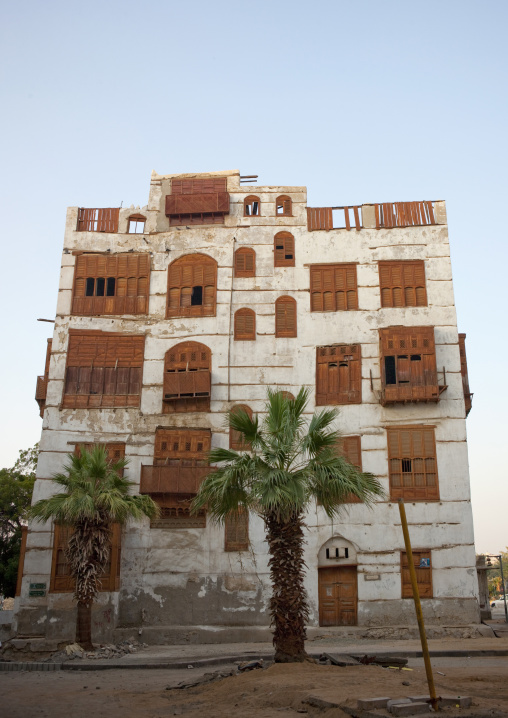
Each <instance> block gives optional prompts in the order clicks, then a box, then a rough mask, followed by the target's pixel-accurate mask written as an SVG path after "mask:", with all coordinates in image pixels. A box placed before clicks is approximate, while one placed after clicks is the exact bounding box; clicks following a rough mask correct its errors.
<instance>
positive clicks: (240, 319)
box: [235, 309, 256, 342]
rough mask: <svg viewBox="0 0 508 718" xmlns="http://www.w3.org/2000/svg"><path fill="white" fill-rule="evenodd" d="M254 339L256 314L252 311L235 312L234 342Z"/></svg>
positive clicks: (240, 310) (241, 310)
mask: <svg viewBox="0 0 508 718" xmlns="http://www.w3.org/2000/svg"><path fill="white" fill-rule="evenodd" d="M255 339H256V314H255V313H254V311H253V310H252V309H239V310H238V311H236V312H235V341H237V342H238V341H254V340H255Z"/></svg>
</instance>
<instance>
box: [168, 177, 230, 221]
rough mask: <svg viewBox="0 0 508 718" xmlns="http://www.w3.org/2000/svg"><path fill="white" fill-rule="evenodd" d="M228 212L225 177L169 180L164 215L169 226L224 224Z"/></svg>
mask: <svg viewBox="0 0 508 718" xmlns="http://www.w3.org/2000/svg"><path fill="white" fill-rule="evenodd" d="M226 214H229V193H228V192H227V178H226V177H207V178H205V179H192V178H189V179H173V180H171V194H168V195H166V215H167V217H168V218H169V225H170V226H178V225H188V224H190V225H193V224H224V216H225V215H226Z"/></svg>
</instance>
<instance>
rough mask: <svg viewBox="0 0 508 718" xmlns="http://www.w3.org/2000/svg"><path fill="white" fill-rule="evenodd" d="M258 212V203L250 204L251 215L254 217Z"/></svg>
mask: <svg viewBox="0 0 508 718" xmlns="http://www.w3.org/2000/svg"><path fill="white" fill-rule="evenodd" d="M258 212H259V202H253V203H252V214H253V215H254V217H255V216H256V215H257V214H258Z"/></svg>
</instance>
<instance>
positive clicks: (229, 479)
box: [193, 388, 384, 663]
mask: <svg viewBox="0 0 508 718" xmlns="http://www.w3.org/2000/svg"><path fill="white" fill-rule="evenodd" d="M308 400H309V391H308V390H307V389H305V388H302V389H300V391H299V393H298V396H297V397H296V398H295V399H292V398H289V397H287V396H285V395H284V394H283V393H282V392H279V391H272V390H270V389H268V399H267V404H266V416H265V417H264V418H263V420H262V422H261V424H260V423H259V419H258V417H257V416H255V417H253V418H250V417H249V416H248V414H247V413H246V412H245V411H237V412H233V411H231V412H230V413H229V415H228V421H229V426H230V427H231V428H232V429H234V430H236V431H238V432H240V434H241V435H243V440H244V442H245V443H246V444H247V447H248V448H250V452H249V453H247V452H243V453H238V452H236V451H233V450H230V449H220V448H218V449H212V451H211V452H210V454H209V459H210V462H211V463H212V464H218V466H217V468H216V469H215V470H214V471H213V473H211V474H209V475H208V476H207V477H206V478H205V480H204V481H203V483H202V485H201V488H200V490H199V493H198V495H197V496H196V498H195V499H194V501H193V510H194V511H197V510H198V509H201V508H205V507H206V509H207V511H208V513H209V514H210V516H211V518H212V519H213V520H215V521H216V522H218V523H222V522H224V521H225V519H226V517H227V516H228V515H235V514H238V513H239V512H240V511H242V510H249V509H250V510H253V511H255V512H256V513H258V514H259V515H260V516H261V517H262V518H263V520H264V523H265V528H266V538H267V542H268V552H269V556H270V558H269V566H270V577H271V581H272V598H271V601H270V612H271V618H272V626H273V627H274V634H273V643H274V646H275V661H276V662H279V663H286V662H295V661H303V660H306V659H307V654H306V652H305V638H306V633H305V624H306V622H307V620H308V615H309V609H308V604H307V597H306V593H305V589H304V569H305V563H304V555H303V554H304V550H303V546H304V528H305V525H304V517H305V511H306V509H307V507H308V506H309V504H310V502H311V500H317V501H318V502H319V503H320V504H321V506H322V508H323V510H324V511H325V512H326V514H327V515H328V516H329V517H331V518H333V517H336V516H337V515H338V514H339V513H340V510H341V508H342V507H343V505H344V503H345V502H347V501H348V500H350V497H351V495H353V496H356V497H358V498H359V499H360V500H361V501H362V502H364V503H365V504H367V505H372V503H373V501H374V500H375V499H376V497H381V496H383V495H384V492H383V489H382V487H381V485H380V483H379V482H378V480H377V479H376V478H375V477H374V476H373V475H372V474H370V473H367V472H362V471H360V470H359V469H357V468H356V467H354V466H352V465H351V464H349V463H348V461H346V459H345V458H344V457H342V456H340V454H339V453H338V450H337V449H338V442H339V441H340V439H339V434H338V432H337V431H336V430H334V428H333V423H334V421H335V419H336V418H337V413H338V411H337V409H324V410H323V411H320V412H319V413H315V414H314V415H313V416H312V418H311V419H310V421H307V420H306V418H305V417H304V412H305V409H306V407H307V404H308Z"/></svg>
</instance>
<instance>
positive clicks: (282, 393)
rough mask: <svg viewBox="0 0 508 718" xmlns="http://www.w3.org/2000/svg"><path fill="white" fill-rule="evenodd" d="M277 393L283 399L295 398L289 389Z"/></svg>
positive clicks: (292, 399)
mask: <svg viewBox="0 0 508 718" xmlns="http://www.w3.org/2000/svg"><path fill="white" fill-rule="evenodd" d="M277 394H281V395H282V396H283V397H284V399H290V400H291V401H294V400H295V397H294V395H293V394H291V392H290V391H278V392H277Z"/></svg>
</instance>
